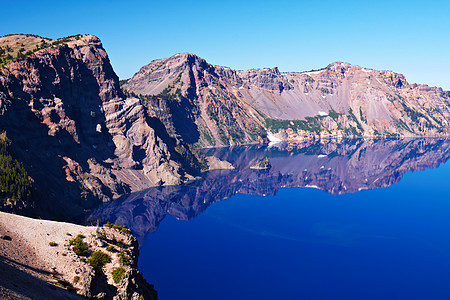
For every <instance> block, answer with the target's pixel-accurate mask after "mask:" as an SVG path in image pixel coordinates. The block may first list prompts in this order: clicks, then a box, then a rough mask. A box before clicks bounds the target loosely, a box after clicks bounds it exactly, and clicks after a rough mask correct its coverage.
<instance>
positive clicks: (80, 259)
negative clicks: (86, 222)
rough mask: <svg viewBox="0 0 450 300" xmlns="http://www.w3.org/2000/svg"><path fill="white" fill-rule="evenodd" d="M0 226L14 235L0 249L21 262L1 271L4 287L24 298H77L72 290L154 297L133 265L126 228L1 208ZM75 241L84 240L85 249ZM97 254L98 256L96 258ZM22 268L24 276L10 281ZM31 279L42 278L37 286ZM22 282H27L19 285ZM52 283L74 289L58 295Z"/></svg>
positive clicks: (133, 243)
mask: <svg viewBox="0 0 450 300" xmlns="http://www.w3.org/2000/svg"><path fill="white" fill-rule="evenodd" d="M0 231H1V232H5V231H6V232H9V233H10V234H11V235H12V236H13V237H14V239H13V240H12V241H11V242H10V243H9V244H5V243H3V244H2V245H1V246H2V247H0V252H1V253H2V254H3V255H5V257H6V256H7V257H8V259H9V260H11V261H12V262H15V263H17V264H18V265H22V266H23V267H25V268H24V269H19V270H17V271H14V270H9V271H8V273H7V274H2V275H5V276H4V277H3V278H2V281H3V283H4V284H5V286H6V287H7V286H11V285H12V287H11V288H6V291H8V290H9V291H10V292H16V293H15V294H16V295H20V296H22V298H23V299H35V298H36V299H81V297H75V294H78V295H82V296H85V297H88V298H97V299H99V298H100V299H115V300H125V299H149V300H154V299H157V292H156V291H155V289H154V287H153V285H151V284H149V283H147V281H146V280H145V279H144V278H143V276H142V273H140V272H139V271H138V270H137V262H138V256H139V245H138V242H137V240H136V238H135V237H134V236H133V235H132V234H131V233H130V232H129V231H128V230H127V229H124V228H120V227H117V226H113V225H111V226H104V227H94V226H80V225H75V224H70V223H63V222H54V221H47V220H42V219H31V218H27V217H23V216H18V215H12V214H7V213H3V212H0ZM75 241H77V242H75ZM80 245H84V249H85V250H84V251H81V249H82V248H83V246H80ZM98 254H101V256H103V259H100V260H99V259H95V258H96V257H97V258H98V257H99V256H98ZM28 258H30V259H28ZM33 270H39V272H34V271H33ZM22 272H23V273H24V274H27V275H28V277H25V278H26V279H23V280H22V281H21V282H19V281H14V279H16V280H17V278H15V276H17V275H16V274H17V273H18V274H22ZM36 273H37V274H36ZM8 276H10V277H8ZM35 281H42V283H46V284H45V285H43V284H42V285H43V286H44V287H43V288H39V285H38V286H37V287H36V283H35ZM25 282H26V283H27V285H28V284H29V285H30V286H31V288H29V289H26V288H23V287H21V286H20V283H25ZM11 283H12V284H11ZM33 283H34V285H33ZM18 284H19V286H18ZM52 285H57V286H59V287H61V288H63V289H67V290H69V291H72V293H73V294H68V295H64V294H61V292H63V290H62V289H61V291H60V294H61V295H58V293H56V292H52V291H57V290H58V289H59V288H57V287H53V286H52ZM5 286H2V292H3V291H4V290H5V289H3V288H5ZM49 287H50V288H49ZM6 298H8V299H9V297H6ZM13 298H14V297H13ZM22 298H20V299H22ZM2 299H3V298H2ZM14 299H16V298H14Z"/></svg>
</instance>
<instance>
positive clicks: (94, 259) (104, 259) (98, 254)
mask: <svg viewBox="0 0 450 300" xmlns="http://www.w3.org/2000/svg"><path fill="white" fill-rule="evenodd" d="M109 262H111V257H110V256H109V255H108V254H106V253H104V252H102V251H94V252H92V254H91V257H89V259H88V263H89V264H90V265H91V266H93V267H94V268H100V267H102V266H103V265H104V264H106V263H109Z"/></svg>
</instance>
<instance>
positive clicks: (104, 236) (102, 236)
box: [97, 229, 106, 240]
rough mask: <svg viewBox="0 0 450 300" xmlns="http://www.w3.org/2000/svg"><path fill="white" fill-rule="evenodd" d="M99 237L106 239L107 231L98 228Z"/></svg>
mask: <svg viewBox="0 0 450 300" xmlns="http://www.w3.org/2000/svg"><path fill="white" fill-rule="evenodd" d="M97 237H98V238H99V239H101V240H106V232H104V231H100V230H99V229H97Z"/></svg>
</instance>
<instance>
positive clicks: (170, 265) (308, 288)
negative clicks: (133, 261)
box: [97, 140, 450, 300]
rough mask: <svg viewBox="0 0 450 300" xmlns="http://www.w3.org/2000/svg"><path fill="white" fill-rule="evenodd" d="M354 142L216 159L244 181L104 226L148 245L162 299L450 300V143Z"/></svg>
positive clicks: (148, 270)
mask: <svg viewBox="0 0 450 300" xmlns="http://www.w3.org/2000/svg"><path fill="white" fill-rule="evenodd" d="M352 143H354V142H353V141H352V142H350V143H346V144H345V145H336V144H332V143H329V144H319V145H317V144H314V145H311V144H309V145H296V146H293V145H287V146H283V147H281V148H267V147H261V146H256V147H238V148H233V149H225V148H224V149H215V150H209V152H208V153H207V154H208V155H214V156H216V157H217V158H219V159H222V160H227V161H229V162H231V163H232V164H233V166H235V170H223V171H211V172H209V173H208V174H205V178H204V180H203V181H201V182H198V183H194V184H192V185H186V186H181V187H168V188H158V189H150V190H147V191H144V192H142V193H138V194H133V195H131V196H130V197H128V198H125V199H122V200H120V201H117V202H116V203H114V204H108V205H106V206H105V207H104V208H102V209H101V210H99V211H98V213H97V217H99V216H100V217H102V218H103V219H104V220H106V219H108V220H111V221H115V222H117V223H123V224H125V225H127V226H128V227H130V228H132V230H133V232H135V234H136V235H137V236H138V237H139V238H140V242H141V246H142V248H141V254H140V257H139V269H140V270H141V271H142V272H143V273H144V276H145V277H146V279H147V280H148V281H149V282H151V283H153V284H154V285H155V288H156V290H157V291H158V293H159V299H161V300H164V299H450V196H449V195H450V184H449V179H450V163H446V162H447V160H448V158H449V157H450V146H449V142H448V141H446V140H428V141H427V140H407V141H372V142H367V141H359V142H357V143H356V144H352ZM263 157H264V158H269V160H270V162H271V164H272V168H271V169H270V170H267V171H257V170H250V169H249V165H251V164H252V162H254V161H255V159H257V158H263Z"/></svg>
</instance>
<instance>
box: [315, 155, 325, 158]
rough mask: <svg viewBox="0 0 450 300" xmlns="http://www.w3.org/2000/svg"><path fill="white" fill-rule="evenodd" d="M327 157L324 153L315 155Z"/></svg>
mask: <svg viewBox="0 0 450 300" xmlns="http://www.w3.org/2000/svg"><path fill="white" fill-rule="evenodd" d="M322 157H327V156H326V155H325V154H319V155H317V158H322Z"/></svg>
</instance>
